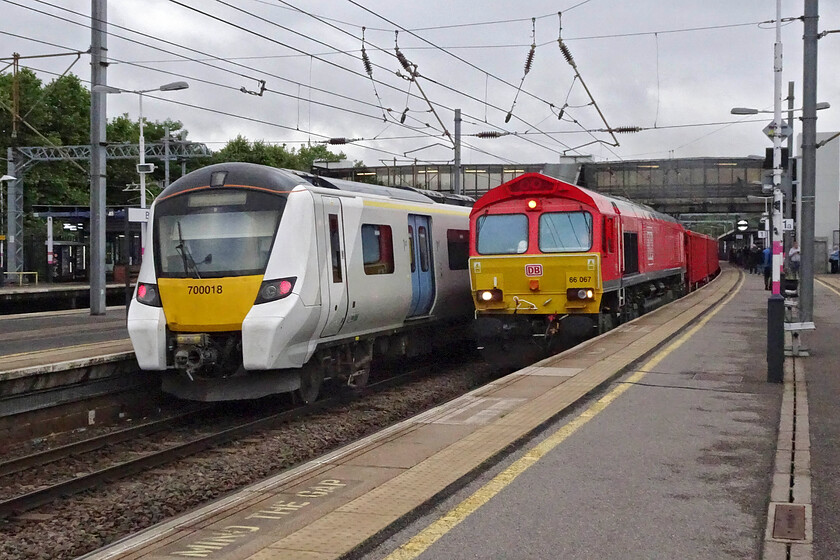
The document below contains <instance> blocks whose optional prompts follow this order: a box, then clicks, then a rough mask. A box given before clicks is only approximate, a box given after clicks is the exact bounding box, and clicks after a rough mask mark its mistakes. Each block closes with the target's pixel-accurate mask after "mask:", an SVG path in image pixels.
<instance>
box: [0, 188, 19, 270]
mask: <svg viewBox="0 0 840 560" xmlns="http://www.w3.org/2000/svg"><path fill="white" fill-rule="evenodd" d="M6 181H17V177H12V176H11V175H3V176H2V177H0V185H3V186H4V187H5V186H6ZM3 212H5V210H4V208H3V193H2V192H0V224H2V223H4V221H3ZM3 231H4V230H3V227H0V286H3V285H4V284H5V283H6V253H5V248H6V237H5V234H3Z"/></svg>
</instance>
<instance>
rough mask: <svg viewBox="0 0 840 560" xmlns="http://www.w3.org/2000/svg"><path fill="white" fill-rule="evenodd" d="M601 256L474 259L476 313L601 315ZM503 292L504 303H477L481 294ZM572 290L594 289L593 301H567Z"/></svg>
mask: <svg viewBox="0 0 840 560" xmlns="http://www.w3.org/2000/svg"><path fill="white" fill-rule="evenodd" d="M600 270H601V256H600V255H599V254H598V253H571V254H563V255H548V254H542V255H511V256H499V257H496V256H493V257H470V281H471V283H472V289H473V300H474V303H475V307H476V309H477V310H478V311H479V313H481V312H487V313H513V312H514V311H516V313H517V314H538V315H543V314H562V313H598V311H599V309H600V304H601V294H602V293H603V290H602V286H601V274H600ZM493 288H497V289H499V290H502V293H503V295H504V299H503V300H502V301H501V302H484V301H479V300H478V299H476V292H477V291H478V290H491V289H493ZM568 288H591V289H592V290H594V291H595V299H594V300H592V301H587V302H582V301H567V299H566V290H567V289H568Z"/></svg>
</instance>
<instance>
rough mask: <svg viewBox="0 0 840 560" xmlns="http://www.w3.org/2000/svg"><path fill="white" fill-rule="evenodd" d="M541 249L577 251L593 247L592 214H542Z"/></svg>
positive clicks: (547, 250) (558, 251) (546, 250)
mask: <svg viewBox="0 0 840 560" xmlns="http://www.w3.org/2000/svg"><path fill="white" fill-rule="evenodd" d="M539 239H540V251H542V252H543V253H577V252H580V251H588V250H589V249H590V248H591V247H592V214H590V213H589V212H546V213H545V214H542V215H541V216H540V235H539Z"/></svg>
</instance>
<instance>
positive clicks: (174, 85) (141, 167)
mask: <svg viewBox="0 0 840 560" xmlns="http://www.w3.org/2000/svg"><path fill="white" fill-rule="evenodd" d="M188 87H190V84H188V83H187V82H170V83H168V84H163V85H162V86H159V87H156V88H152V89H139V90H132V89H121V88H117V87H113V86H105V85H96V86H93V88H91V91H94V92H97V93H136V94H137V95H138V96H139V98H140V111H139V112H140V115H139V118H140V163H138V164H137V173H139V174H140V208H141V209H145V208H146V174H147V173H151V172H152V171H154V170H155V165H154V164H153V163H146V141H145V138H144V137H143V94H144V93H150V92H152V91H177V90H179V89H187V88H188ZM145 250H146V222H143V223H141V224H140V257H141V259H142V257H143V252H144V251H145ZM126 274H128V271H126Z"/></svg>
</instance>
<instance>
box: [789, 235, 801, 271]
mask: <svg viewBox="0 0 840 560" xmlns="http://www.w3.org/2000/svg"><path fill="white" fill-rule="evenodd" d="M801 256H802V255H801V254H800V251H799V243H797V242H796V241H794V242H793V247H791V248H790V251H788V268H789V269H790V270H791V271H792V272H793V273H794V274H799V261H800V260H801Z"/></svg>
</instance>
